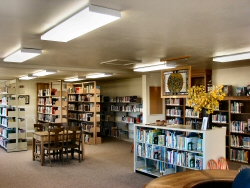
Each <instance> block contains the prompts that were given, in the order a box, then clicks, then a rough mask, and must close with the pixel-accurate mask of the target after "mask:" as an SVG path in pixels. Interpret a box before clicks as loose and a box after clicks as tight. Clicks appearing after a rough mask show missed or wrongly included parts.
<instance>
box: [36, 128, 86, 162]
mask: <svg viewBox="0 0 250 188" xmlns="http://www.w3.org/2000/svg"><path fill="white" fill-rule="evenodd" d="M59 134H61V135H62V133H59ZM64 134H65V135H66V132H65V133H64ZM71 135H72V132H70V131H69V139H70V137H71ZM79 136H80V133H77V137H78V138H79ZM82 138H83V135H82ZM36 140H38V141H40V142H41V148H40V150H41V166H43V165H44V147H43V146H44V144H45V143H46V142H48V141H49V133H48V131H41V132H34V133H33V142H32V146H33V147H32V158H33V161H34V160H35V155H34V151H35V142H36ZM52 140H53V139H52ZM61 140H62V136H61V137H60V135H59V141H61ZM81 144H82V145H81V147H82V148H81V149H82V156H83V158H84V141H83V139H82V143H81Z"/></svg>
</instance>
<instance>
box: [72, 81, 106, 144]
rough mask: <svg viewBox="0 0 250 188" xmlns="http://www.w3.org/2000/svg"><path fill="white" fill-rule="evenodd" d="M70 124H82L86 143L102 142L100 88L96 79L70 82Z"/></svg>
mask: <svg viewBox="0 0 250 188" xmlns="http://www.w3.org/2000/svg"><path fill="white" fill-rule="evenodd" d="M67 93H68V108H67V109H68V124H69V125H70V126H71V125H72V126H73V125H76V126H81V127H82V128H83V132H84V138H83V139H84V142H85V143H86V144H101V143H102V139H101V137H100V136H99V135H98V133H99V132H100V88H99V87H98V86H96V82H95V81H90V82H81V83H68V84H67Z"/></svg>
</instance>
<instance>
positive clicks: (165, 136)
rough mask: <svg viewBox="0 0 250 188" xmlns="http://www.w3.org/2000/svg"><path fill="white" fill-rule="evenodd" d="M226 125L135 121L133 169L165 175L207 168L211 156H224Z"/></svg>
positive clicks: (213, 157)
mask: <svg viewBox="0 0 250 188" xmlns="http://www.w3.org/2000/svg"><path fill="white" fill-rule="evenodd" d="M225 134H226V129H225V128H213V129H210V130H206V131H202V130H194V129H191V126H186V125H169V126H167V127H166V126H152V125H142V124H135V137H134V146H135V150H134V171H135V172H142V173H145V174H149V175H152V176H156V177H159V176H162V175H166V174H171V173H176V172H180V171H186V170H187V169H191V170H203V169H207V162H208V160H210V159H215V160H217V159H218V158H219V157H225V139H224V136H225Z"/></svg>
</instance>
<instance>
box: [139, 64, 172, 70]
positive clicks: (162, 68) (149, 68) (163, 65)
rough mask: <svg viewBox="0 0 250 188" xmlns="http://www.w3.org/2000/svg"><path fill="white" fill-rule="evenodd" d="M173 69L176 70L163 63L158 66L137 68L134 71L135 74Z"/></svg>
mask: <svg viewBox="0 0 250 188" xmlns="http://www.w3.org/2000/svg"><path fill="white" fill-rule="evenodd" d="M171 68H174V67H173V66H167V65H166V63H161V64H157V65H149V66H144V67H136V68H134V71H135V72H149V71H156V70H164V69H171Z"/></svg>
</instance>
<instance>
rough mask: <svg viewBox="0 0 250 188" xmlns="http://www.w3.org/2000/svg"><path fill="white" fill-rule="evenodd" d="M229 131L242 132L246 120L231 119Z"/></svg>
mask: <svg viewBox="0 0 250 188" xmlns="http://www.w3.org/2000/svg"><path fill="white" fill-rule="evenodd" d="M230 124H231V132H234V133H244V131H245V129H246V128H247V122H246V121H231V122H230Z"/></svg>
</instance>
